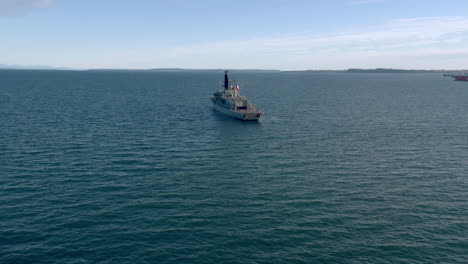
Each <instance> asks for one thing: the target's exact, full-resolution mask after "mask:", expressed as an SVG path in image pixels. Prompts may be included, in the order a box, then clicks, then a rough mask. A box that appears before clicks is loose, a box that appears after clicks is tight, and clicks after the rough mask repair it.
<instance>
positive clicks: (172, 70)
mask: <svg viewBox="0 0 468 264" xmlns="http://www.w3.org/2000/svg"><path fill="white" fill-rule="evenodd" d="M225 70H226V69H184V68H154V69H89V70H88V71H150V72H224V71H225ZM229 71H230V72H281V71H280V70H269V69H266V70H261V69H229Z"/></svg>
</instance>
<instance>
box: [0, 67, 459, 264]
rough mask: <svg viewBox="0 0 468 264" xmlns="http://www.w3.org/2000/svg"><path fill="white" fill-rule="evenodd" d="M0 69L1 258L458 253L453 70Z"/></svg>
mask: <svg viewBox="0 0 468 264" xmlns="http://www.w3.org/2000/svg"><path fill="white" fill-rule="evenodd" d="M231 77H232V78H233V79H236V80H238V82H239V84H240V86H241V93H242V94H243V95H245V96H247V97H248V98H249V99H251V100H252V101H253V102H254V103H255V104H256V106H257V108H259V109H261V110H263V111H264V112H265V113H266V114H265V116H264V118H263V119H262V120H261V122H258V123H257V122H242V121H237V120H234V119H230V118H228V117H225V116H222V115H220V114H218V113H217V112H214V111H213V110H212V108H211V103H210V101H209V96H210V95H211V94H212V93H213V91H214V90H215V88H217V87H218V84H219V80H221V79H222V78H223V75H222V71H219V72H216V71H214V72H203V71H200V72H172V73H171V72H151V71H114V72H112V71H26V70H2V71H0V263H2V264H10V263H11V264H21V263H72V264H74V263H76V264H85V263H389V264H390V263H392V264H393V263H467V261H468V82H455V81H452V80H451V78H450V77H443V76H442V75H441V74H413V73H406V74H389V73H382V74H381V73H378V74H377V73H375V74H365V73H359V74H358V73H356V74H355V73H293V72H289V73H287V72H232V74H231Z"/></svg>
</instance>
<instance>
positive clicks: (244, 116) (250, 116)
mask: <svg viewBox="0 0 468 264" xmlns="http://www.w3.org/2000/svg"><path fill="white" fill-rule="evenodd" d="M211 102H212V103H213V108H214V109H215V110H216V111H218V112H220V113H223V114H225V115H227V116H230V117H233V118H236V119H239V120H243V121H258V120H259V119H260V117H262V114H263V113H262V112H251V111H244V110H232V109H228V108H226V107H223V106H221V105H219V104H217V103H216V101H215V100H214V99H213V98H211Z"/></svg>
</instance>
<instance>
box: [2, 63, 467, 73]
mask: <svg viewBox="0 0 468 264" xmlns="http://www.w3.org/2000/svg"><path fill="white" fill-rule="evenodd" d="M0 70H56V71H119V72H123V71H125V72H127V71H138V72H222V71H224V70H225V69H184V68H153V69H74V68H68V67H51V66H21V65H8V64H0ZM229 71H231V72H251V73H255V72H258V73H279V72H282V73H441V74H458V73H462V72H467V73H468V69H465V70H444V69H436V70H424V69H411V70H407V69H393V68H375V69H360V68H351V69H346V70H275V69H229Z"/></svg>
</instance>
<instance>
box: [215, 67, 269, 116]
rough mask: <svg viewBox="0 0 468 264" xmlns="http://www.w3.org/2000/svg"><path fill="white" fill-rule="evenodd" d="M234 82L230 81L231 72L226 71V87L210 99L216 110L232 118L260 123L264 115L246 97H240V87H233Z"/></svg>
mask: <svg viewBox="0 0 468 264" xmlns="http://www.w3.org/2000/svg"><path fill="white" fill-rule="evenodd" d="M232 82H233V81H232V80H230V79H229V72H228V71H224V85H223V88H224V89H221V90H217V91H216V92H214V94H213V95H212V96H211V97H210V99H211V101H212V102H213V105H214V108H215V109H216V110H217V111H219V112H221V113H223V114H226V115H228V116H230V117H234V118H237V119H240V120H245V121H258V120H259V119H260V117H262V115H263V114H264V113H263V112H261V111H259V110H257V109H256V108H255V105H254V104H253V103H251V102H250V101H249V100H248V99H247V98H246V97H245V96H241V95H240V92H239V90H240V88H239V85H237V84H236V85H231V84H230V83H232Z"/></svg>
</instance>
